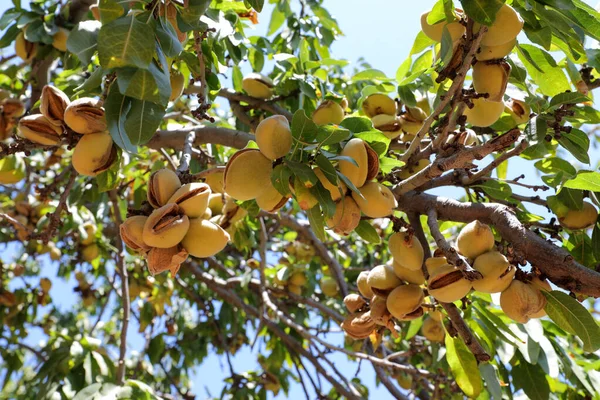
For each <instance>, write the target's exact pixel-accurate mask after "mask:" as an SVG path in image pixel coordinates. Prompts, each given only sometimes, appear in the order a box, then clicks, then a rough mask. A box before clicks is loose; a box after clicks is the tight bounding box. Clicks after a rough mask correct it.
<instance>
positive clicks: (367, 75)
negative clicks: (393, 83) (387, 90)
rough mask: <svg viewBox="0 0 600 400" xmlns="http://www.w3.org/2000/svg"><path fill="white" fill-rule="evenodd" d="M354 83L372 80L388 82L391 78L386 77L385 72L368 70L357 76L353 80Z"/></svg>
mask: <svg viewBox="0 0 600 400" xmlns="http://www.w3.org/2000/svg"><path fill="white" fill-rule="evenodd" d="M351 80H352V81H353V82H360V81H372V80H379V81H387V80H389V78H388V77H387V76H386V75H385V73H384V72H383V71H380V70H378V69H374V68H371V69H366V70H364V71H360V72H358V73H357V74H355V75H354V76H353V77H352V79H351Z"/></svg>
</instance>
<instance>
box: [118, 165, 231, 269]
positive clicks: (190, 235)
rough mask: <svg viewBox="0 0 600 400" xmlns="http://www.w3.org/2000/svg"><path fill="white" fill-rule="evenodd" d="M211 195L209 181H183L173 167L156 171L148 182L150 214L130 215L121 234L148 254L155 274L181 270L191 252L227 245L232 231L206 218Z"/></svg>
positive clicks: (201, 255) (198, 253)
mask: <svg viewBox="0 0 600 400" xmlns="http://www.w3.org/2000/svg"><path fill="white" fill-rule="evenodd" d="M210 195H211V189H210V186H209V185H208V184H206V183H201V182H192V183H186V184H184V185H182V184H181V181H180V179H179V177H178V176H177V174H176V173H175V172H173V171H172V170H170V169H166V168H165V169H161V170H158V171H156V172H154V173H153V174H152V175H151V177H150V181H149V182H148V203H150V205H151V206H152V207H153V208H154V211H152V213H151V214H150V215H149V216H145V215H135V216H131V217H129V218H127V219H126V220H125V221H124V222H123V224H122V225H121V227H120V233H121V238H122V239H123V242H125V244H126V245H127V247H129V248H130V249H131V250H133V251H135V252H137V253H139V254H141V255H143V256H144V257H147V260H148V269H149V270H150V272H151V273H152V274H156V273H161V272H163V271H166V270H170V271H171V273H172V274H173V275H175V274H176V273H177V271H178V270H179V266H180V265H181V263H183V262H184V261H185V260H186V259H187V257H188V255H192V256H194V257H199V258H204V257H211V256H213V255H215V254H216V253H218V252H220V251H221V250H223V249H224V248H225V246H226V245H227V243H228V242H229V238H230V236H229V234H228V233H227V232H226V231H225V230H224V229H222V228H221V227H220V226H219V225H217V224H215V223H214V222H211V221H209V220H208V219H206V218H207V217H210V212H207V210H208V209H209V208H208V204H209V200H210Z"/></svg>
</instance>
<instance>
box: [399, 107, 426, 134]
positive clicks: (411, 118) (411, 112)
mask: <svg viewBox="0 0 600 400" xmlns="http://www.w3.org/2000/svg"><path fill="white" fill-rule="evenodd" d="M425 118H427V114H425V112H424V111H423V110H421V109H420V108H418V107H407V110H406V112H405V113H404V114H402V115H401V116H400V119H399V121H400V126H401V127H402V130H403V131H404V132H406V133H409V134H412V135H416V134H417V132H419V130H420V129H421V127H422V126H423V121H424V120H425Z"/></svg>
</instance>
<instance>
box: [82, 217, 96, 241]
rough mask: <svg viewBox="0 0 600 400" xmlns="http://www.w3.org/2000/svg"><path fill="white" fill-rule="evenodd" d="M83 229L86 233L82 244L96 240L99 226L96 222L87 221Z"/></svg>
mask: <svg viewBox="0 0 600 400" xmlns="http://www.w3.org/2000/svg"><path fill="white" fill-rule="evenodd" d="M83 230H84V231H85V233H86V237H85V239H82V240H81V244H82V245H84V246H85V245H88V244H92V243H94V242H95V241H96V232H98V227H97V226H96V224H94V223H91V222H86V223H85V224H83Z"/></svg>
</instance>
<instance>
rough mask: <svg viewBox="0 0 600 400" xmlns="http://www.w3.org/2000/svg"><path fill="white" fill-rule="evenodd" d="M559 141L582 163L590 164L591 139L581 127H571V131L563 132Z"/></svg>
mask: <svg viewBox="0 0 600 400" xmlns="http://www.w3.org/2000/svg"><path fill="white" fill-rule="evenodd" d="M558 143H560V145H561V146H562V147H564V148H565V149H567V150H569V152H570V153H571V154H572V155H573V156H574V157H575V158H576V159H577V160H579V161H581V162H582V163H586V164H589V163H590V156H589V155H588V150H589V147H590V139H589V138H588V136H587V135H586V134H585V132H583V131H580V130H579V129H575V128H573V129H571V133H563V135H562V136H561V138H560V139H558Z"/></svg>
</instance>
